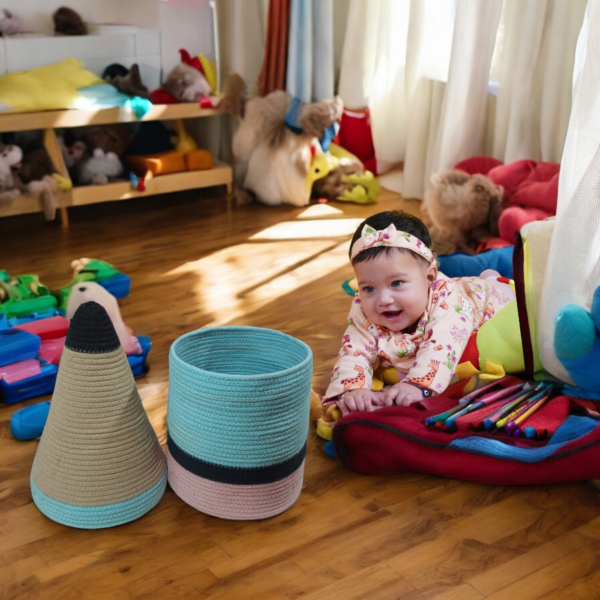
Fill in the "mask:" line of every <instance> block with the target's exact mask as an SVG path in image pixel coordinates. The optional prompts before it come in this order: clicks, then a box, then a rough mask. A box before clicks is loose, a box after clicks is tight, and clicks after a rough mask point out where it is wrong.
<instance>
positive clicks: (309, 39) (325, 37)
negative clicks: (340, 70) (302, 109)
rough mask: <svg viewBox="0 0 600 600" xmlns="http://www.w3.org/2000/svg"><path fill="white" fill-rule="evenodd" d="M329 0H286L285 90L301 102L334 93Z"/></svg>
mask: <svg viewBox="0 0 600 600" xmlns="http://www.w3.org/2000/svg"><path fill="white" fill-rule="evenodd" d="M333 54H334V40H333V0H290V25H289V40H288V59H287V73H286V89H287V90H288V92H290V94H292V95H293V96H297V97H298V98H300V99H301V100H304V101H305V102H312V101H314V100H320V99H322V98H332V97H333V94H334V85H333V77H334V64H333V60H334V59H333Z"/></svg>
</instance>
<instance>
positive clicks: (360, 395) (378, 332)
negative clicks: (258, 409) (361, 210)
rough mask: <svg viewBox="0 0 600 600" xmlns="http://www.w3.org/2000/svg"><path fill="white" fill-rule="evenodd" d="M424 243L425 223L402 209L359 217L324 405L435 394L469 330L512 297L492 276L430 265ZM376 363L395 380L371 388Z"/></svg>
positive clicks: (373, 404) (366, 405)
mask: <svg viewBox="0 0 600 600" xmlns="http://www.w3.org/2000/svg"><path fill="white" fill-rule="evenodd" d="M430 245H431V239H430V237H429V232H428V231H427V228H426V227H425V225H423V223H422V222H421V220H420V219H418V218H417V217H414V216H412V215H409V214H405V213H401V212H396V211H394V212H382V213H378V214H376V215H373V216H372V217H369V218H368V219H366V220H365V221H363V223H361V224H360V225H359V227H358V229H357V230H356V232H355V233H354V237H353V238H352V242H351V244H350V260H351V262H352V266H353V267H354V272H355V274H356V278H357V281H358V293H357V294H356V295H355V297H354V300H353V301H352V307H351V309H350V314H349V316H348V328H347V329H346V332H345V334H344V336H343V338H342V348H341V350H340V353H339V355H338V361H337V363H336V365H335V367H334V369H333V373H332V375H331V384H330V385H329V387H328V388H327V392H326V393H325V397H324V398H323V403H324V404H325V405H328V404H332V403H334V402H335V403H337V405H338V407H339V408H340V409H341V411H342V414H347V413H349V412H355V411H368V410H373V409H374V408H377V407H380V406H391V405H393V404H396V405H399V406H400V405H402V406H408V405H409V404H412V403H413V402H418V401H419V400H422V399H423V398H428V397H430V396H432V395H434V394H441V393H442V392H443V391H444V390H445V389H446V388H447V387H448V385H449V384H450V381H451V379H452V377H453V375H454V370H455V368H456V365H457V364H458V361H459V360H460V358H461V356H462V354H463V351H464V349H465V346H466V345H467V342H468V341H469V337H470V336H471V334H472V333H473V332H474V331H477V330H478V329H479V327H481V325H482V324H483V323H484V322H485V321H487V320H488V319H490V318H491V317H492V316H493V315H494V314H495V313H496V312H498V310H499V309H500V308H502V307H503V306H504V305H505V304H507V303H508V302H510V301H511V300H512V299H514V294H513V293H512V290H511V289H510V288H509V287H508V286H506V285H505V284H503V283H500V282H496V280H495V278H492V279H491V280H487V279H481V278H478V277H460V278H456V279H450V278H448V277H446V276H445V275H444V274H443V273H440V272H438V270H437V262H436V260H435V257H434V255H433V253H432V252H431V250H430V249H429V247H430ZM496 275H497V273H496ZM379 366H382V367H395V368H396V369H397V372H398V378H399V380H400V382H399V383H397V384H396V385H394V386H391V387H387V388H384V389H383V390H382V391H381V392H373V391H371V383H372V380H373V372H374V371H375V370H376V369H377V368H378V367H379Z"/></svg>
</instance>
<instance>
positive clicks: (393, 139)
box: [339, 0, 585, 198]
mask: <svg viewBox="0 0 600 600" xmlns="http://www.w3.org/2000/svg"><path fill="white" fill-rule="evenodd" d="M584 7H585V0H568V1H567V0H527V2H522V1H520V0H485V1H484V2H482V1H481V0H351V1H350V7H349V13H348V22H347V30H346V38H345V45H344V51H343V54H342V64H341V74H340V84H339V93H340V95H341V96H342V98H343V99H344V102H345V103H346V105H347V106H348V107H349V108H362V107H364V106H367V105H368V106H369V108H370V111H371V122H372V128H373V140H374V143H375V150H376V154H377V158H378V163H379V167H380V169H381V170H382V171H383V170H385V169H386V168H388V167H389V166H391V165H392V164H394V163H398V162H404V174H403V179H402V183H401V187H400V189H398V191H401V192H402V193H403V195H404V196H405V197H415V198H421V197H423V194H424V191H425V190H426V188H427V186H428V184H429V178H430V176H431V174H432V173H436V172H439V171H443V170H445V169H448V168H450V167H452V166H453V165H454V164H455V163H456V162H458V161H459V160H461V159H463V158H467V157H468V156H471V155H474V154H479V153H486V154H492V155H493V156H495V157H496V158H499V159H500V160H503V161H512V160H517V159H519V158H533V159H540V160H548V161H559V160H560V154H561V152H562V146H563V143H564V136H565V133H566V123H567V120H568V114H569V110H570V84H569V82H570V79H571V73H572V66H573V57H574V48H575V42H576V39H577V34H578V32H579V28H580V26H581V21H582V18H583V10H584ZM490 92H491V94H492V95H490ZM495 93H498V98H497V107H496V106H495V102H494V98H493V94H495ZM495 109H496V110H495Z"/></svg>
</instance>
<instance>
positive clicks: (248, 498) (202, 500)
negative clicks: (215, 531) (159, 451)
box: [167, 449, 304, 521]
mask: <svg viewBox="0 0 600 600" xmlns="http://www.w3.org/2000/svg"><path fill="white" fill-rule="evenodd" d="M167 465H168V473H169V485H170V486H171V489H172V490H173V491H174V492H175V493H176V494H177V495H178V496H179V497H180V498H181V499H182V500H183V501H184V502H185V503H186V504H189V505H190V506H191V507H193V508H195V509H196V510H199V511H201V512H203V513H206V514H207V515H211V516H213V517H220V518H221V519H231V520H234V521H252V520H255V519H267V518H269V517H274V516H275V515H278V514H280V513H282V512H284V511H285V510H287V509H288V508H290V507H291V506H292V505H293V504H294V503H295V502H296V500H297V499H298V496H299V495H300V491H301V490H302V480H303V477H304V461H303V462H302V464H301V465H300V466H299V467H298V469H296V471H294V472H293V473H292V474H291V475H288V476H287V477H285V478H284V479H280V480H279V481H275V482H274V483H265V484H261V485H232V484H230V483H219V482H216V481H211V480H210V479H205V478H203V477H199V476H198V475H194V473H190V472H189V471H188V470H186V469H184V468H183V467H182V466H181V465H180V464H179V463H178V462H177V461H176V460H175V459H174V458H173V457H172V456H171V454H170V452H169V451H168V449H167Z"/></svg>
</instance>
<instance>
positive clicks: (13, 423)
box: [10, 400, 50, 440]
mask: <svg viewBox="0 0 600 600" xmlns="http://www.w3.org/2000/svg"><path fill="white" fill-rule="evenodd" d="M49 412H50V400H47V401H46V402H40V403H39V404H34V405H33V406H26V407H25V408H22V409H21V410H18V411H17V412H16V413H15V414H14V415H13V416H12V417H11V418H10V432H11V433H12V435H13V437H14V438H16V439H17V440H35V439H37V438H39V437H40V436H41V435H42V432H43V431H44V427H45V425H46V421H47V420H48V413H49Z"/></svg>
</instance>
